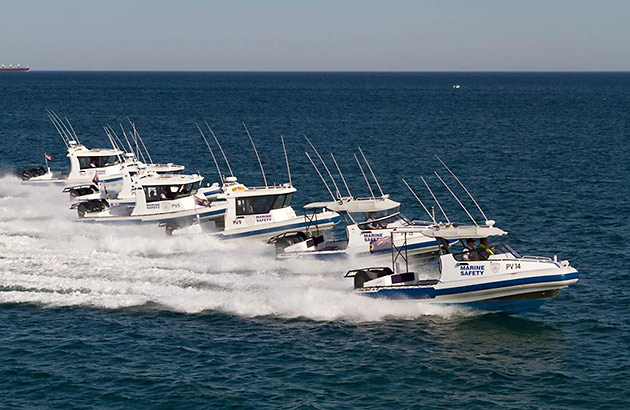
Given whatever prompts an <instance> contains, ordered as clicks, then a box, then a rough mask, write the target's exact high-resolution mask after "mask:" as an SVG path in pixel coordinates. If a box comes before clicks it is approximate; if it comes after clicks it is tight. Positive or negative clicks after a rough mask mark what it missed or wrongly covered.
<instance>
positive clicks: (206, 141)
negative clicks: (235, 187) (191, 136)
mask: <svg viewBox="0 0 630 410" xmlns="http://www.w3.org/2000/svg"><path fill="white" fill-rule="evenodd" d="M195 125H196V126H197V129H198V130H199V133H200V134H201V137H202V138H203V140H204V142H205V143H206V147H208V151H210V155H211V156H212V160H213V161H214V165H216V167H217V172H218V173H219V180H220V181H221V184H223V174H222V173H221V168H219V163H218V162H217V158H216V157H215V156H214V152H212V148H210V144H209V143H208V140H207V139H206V136H205V135H203V131H201V127H199V124H197V123H195Z"/></svg>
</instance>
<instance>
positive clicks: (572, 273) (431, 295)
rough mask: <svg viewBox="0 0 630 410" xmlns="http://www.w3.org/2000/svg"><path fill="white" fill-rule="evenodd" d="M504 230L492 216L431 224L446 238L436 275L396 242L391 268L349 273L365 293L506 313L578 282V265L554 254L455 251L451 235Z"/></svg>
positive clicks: (431, 231)
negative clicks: (473, 222)
mask: <svg viewBox="0 0 630 410" xmlns="http://www.w3.org/2000/svg"><path fill="white" fill-rule="evenodd" d="M408 232H409V231H408V230H407V229H406V228H400V229H399V230H397V231H396V232H394V233H392V235H402V236H403V239H402V241H403V242H404V241H405V236H406V235H407V234H408ZM413 233H414V234H415V233H416V231H413ZM506 234H507V232H505V231H503V230H501V229H499V228H497V227H495V226H494V221H491V220H489V221H487V222H486V225H485V226H460V227H453V226H436V227H431V228H428V229H426V230H424V231H423V235H426V236H427V237H429V238H432V239H437V240H441V241H442V245H441V247H440V256H439V265H438V266H439V269H438V270H439V272H438V275H437V277H431V276H432V275H427V274H421V273H418V272H412V271H409V264H408V262H407V255H406V254H405V253H404V250H403V251H401V250H400V247H399V246H397V245H396V244H394V245H393V246H392V265H391V268H390V267H372V268H363V269H356V270H351V271H349V272H348V273H347V274H346V277H350V278H353V279H354V288H355V290H356V291H357V292H358V293H360V294H362V295H366V296H371V297H376V298H388V299H413V300H420V301H427V302H431V303H443V304H463V305H467V306H471V307H475V308H478V309H480V310H484V311H501V312H507V313H517V312H521V311H526V310H530V309H536V308H538V307H539V306H541V305H542V304H543V303H545V302H546V301H548V300H550V299H552V298H554V297H556V296H557V295H558V293H559V291H560V290H561V289H563V288H566V287H568V286H570V285H572V284H574V283H576V282H577V281H578V272H577V270H576V269H575V268H573V267H572V266H571V265H570V264H569V261H566V260H563V261H558V259H557V257H556V256H554V258H553V259H551V258H545V257H538V256H521V255H519V254H518V253H517V252H516V251H514V250H513V249H512V248H511V247H510V246H508V245H505V244H501V245H498V246H496V247H494V249H493V250H491V251H489V252H486V251H483V250H481V249H479V250H468V251H462V252H454V251H453V248H451V246H449V243H448V240H450V239H456V240H460V241H463V240H464V239H465V238H468V239H481V238H488V237H497V236H504V235H506ZM392 243H394V241H393V240H392ZM401 257H402V258H403V259H404V262H405V268H404V269H403V270H399V269H398V263H397V262H399V259H400V258H401Z"/></svg>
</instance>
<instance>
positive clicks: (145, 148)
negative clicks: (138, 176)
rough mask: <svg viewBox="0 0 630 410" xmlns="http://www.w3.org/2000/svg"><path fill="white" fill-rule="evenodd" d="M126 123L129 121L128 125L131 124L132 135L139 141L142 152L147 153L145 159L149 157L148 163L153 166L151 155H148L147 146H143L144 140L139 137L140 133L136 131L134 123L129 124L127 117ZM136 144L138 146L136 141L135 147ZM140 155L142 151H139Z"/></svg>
mask: <svg viewBox="0 0 630 410" xmlns="http://www.w3.org/2000/svg"><path fill="white" fill-rule="evenodd" d="M127 121H129V123H130V124H131V128H132V129H133V132H134V134H136V137H137V139H139V140H140V143H141V144H142V147H143V148H144V151H145V152H146V153H147V157H149V161H150V162H151V165H153V159H152V158H151V154H149V150H148V149H147V146H146V145H144V140H143V139H142V137H141V136H140V133H139V132H138V130H137V129H136V123H135V122H131V120H130V119H129V117H127ZM137 144H138V141H136V145H137ZM140 154H142V150H140Z"/></svg>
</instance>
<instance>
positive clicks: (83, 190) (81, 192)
mask: <svg viewBox="0 0 630 410" xmlns="http://www.w3.org/2000/svg"><path fill="white" fill-rule="evenodd" d="M68 192H69V193H70V196H71V197H73V198H77V197H81V196H85V195H92V194H95V193H97V192H99V190H98V188H97V187H96V186H95V185H90V186H85V185H82V186H77V187H72V188H70V189H69V190H68Z"/></svg>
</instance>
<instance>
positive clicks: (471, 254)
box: [463, 238, 479, 261]
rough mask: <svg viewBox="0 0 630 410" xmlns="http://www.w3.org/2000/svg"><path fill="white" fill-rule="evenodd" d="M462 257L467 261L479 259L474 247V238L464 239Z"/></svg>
mask: <svg viewBox="0 0 630 410" xmlns="http://www.w3.org/2000/svg"><path fill="white" fill-rule="evenodd" d="M463 252H464V257H463V258H464V259H465V260H469V261H475V260H479V254H478V253H477V250H476V249H475V240H474V239H472V238H468V239H466V244H465V245H464V251H463Z"/></svg>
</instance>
